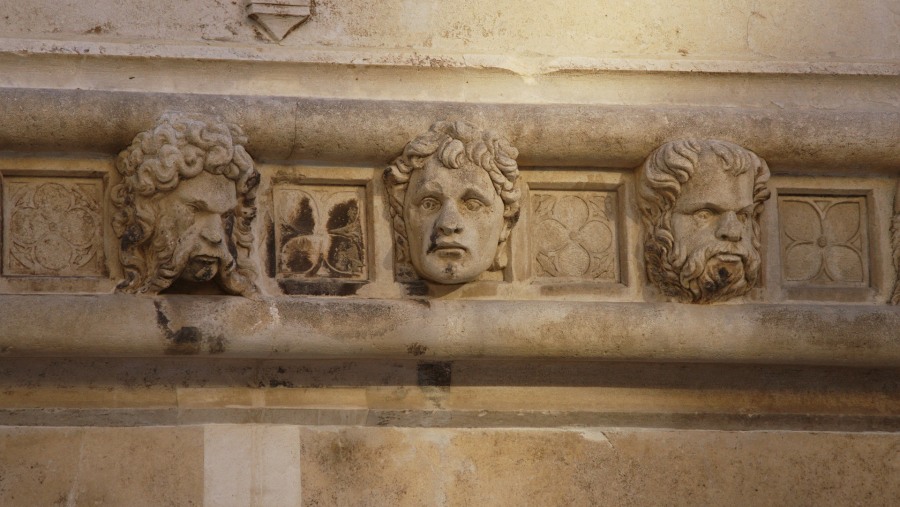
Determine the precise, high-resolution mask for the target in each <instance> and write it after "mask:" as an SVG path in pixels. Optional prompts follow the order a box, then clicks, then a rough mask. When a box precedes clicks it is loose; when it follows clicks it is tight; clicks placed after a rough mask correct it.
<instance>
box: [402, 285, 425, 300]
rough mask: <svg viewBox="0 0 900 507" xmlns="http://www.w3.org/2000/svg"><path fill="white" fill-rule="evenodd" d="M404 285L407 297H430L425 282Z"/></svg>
mask: <svg viewBox="0 0 900 507" xmlns="http://www.w3.org/2000/svg"><path fill="white" fill-rule="evenodd" d="M402 285H403V288H404V289H405V290H406V295H407V296H412V297H416V296H427V295H428V284H427V283H425V282H406V283H404V284H402Z"/></svg>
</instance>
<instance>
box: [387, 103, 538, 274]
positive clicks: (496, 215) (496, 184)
mask: <svg viewBox="0 0 900 507" xmlns="http://www.w3.org/2000/svg"><path fill="white" fill-rule="evenodd" d="M517 155H518V152H517V151H516V149H515V148H513V147H512V146H510V145H509V143H508V141H506V140H505V139H503V138H502V137H500V136H498V135H497V134H495V133H493V132H490V131H482V130H479V129H478V128H476V127H475V126H473V125H470V124H468V123H464V122H446V121H443V122H437V123H435V124H434V125H432V126H431V129H430V130H429V131H428V132H426V133H424V134H422V135H420V136H418V137H416V138H415V139H413V140H412V141H411V142H410V143H409V144H407V145H406V147H405V148H404V151H403V154H402V155H401V156H400V157H398V158H397V159H396V160H394V162H393V164H392V165H391V166H389V167H388V168H387V170H386V171H385V175H384V178H385V183H386V186H387V189H388V196H389V198H390V204H391V215H392V217H393V222H394V240H395V244H394V246H395V254H396V266H397V270H398V273H400V274H401V276H399V277H398V278H401V279H402V278H403V272H404V270H405V269H410V270H411V271H413V272H414V273H415V276H417V277H419V278H421V279H424V280H428V281H430V282H434V283H439V284H448V285H449V284H460V283H465V282H471V281H473V280H476V279H478V277H479V276H481V274H482V273H484V272H485V271H489V270H497V269H501V268H502V267H504V265H505V262H506V255H505V253H506V252H505V243H506V240H507V238H508V237H509V234H510V230H511V228H512V227H513V225H515V223H516V220H517V219H518V216H519V197H520V192H519V189H518V186H517V185H516V180H517V178H518V176H519V169H518V166H517V165H516V162H515V157H516V156H517Z"/></svg>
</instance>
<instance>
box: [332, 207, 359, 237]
mask: <svg viewBox="0 0 900 507" xmlns="http://www.w3.org/2000/svg"><path fill="white" fill-rule="evenodd" d="M358 219H359V204H358V203H357V202H356V199H350V200H349V201H346V202H342V203H338V204H335V205H334V207H332V208H331V210H330V211H329V212H328V223H327V224H326V226H325V228H326V229H328V230H329V231H334V230H335V229H341V228H343V227H347V226H348V225H351V224H353V223H355V222H357V220H358Z"/></svg>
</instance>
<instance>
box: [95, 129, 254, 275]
mask: <svg viewBox="0 0 900 507" xmlns="http://www.w3.org/2000/svg"><path fill="white" fill-rule="evenodd" d="M246 143H247V137H246V136H245V135H244V132H243V131H242V130H241V128H240V127H239V126H237V125H235V124H233V123H222V122H217V121H212V120H209V119H200V118H197V117H189V116H186V115H181V114H177V113H169V114H166V115H163V116H162V117H161V118H160V120H159V122H158V123H157V124H156V126H154V127H153V128H152V129H150V130H147V131H144V132H141V133H139V134H138V135H137V136H135V138H134V140H133V141H132V143H131V145H130V146H129V147H128V148H126V149H125V150H123V151H122V152H121V153H120V154H119V157H118V159H117V161H116V169H117V170H118V172H119V174H120V175H121V176H122V183H121V184H119V185H116V186H115V187H114V188H113V190H112V202H113V204H114V205H115V206H116V208H118V211H117V212H116V214H115V216H114V217H113V230H114V232H115V233H116V236H118V237H119V238H120V248H121V254H120V258H121V261H122V265H123V269H124V271H125V280H124V281H123V282H122V283H120V284H119V287H118V290H121V291H123V292H152V291H158V290H160V289H162V288H165V287H166V286H168V284H169V283H171V280H170V279H166V280H164V279H163V278H168V277H165V276H162V275H161V274H160V273H157V272H155V271H157V268H158V267H159V266H160V265H161V264H162V263H164V262H166V261H168V260H169V259H168V258H166V256H171V254H172V252H171V247H168V246H167V245H166V243H170V241H167V240H166V241H164V239H171V238H163V237H162V236H164V234H159V233H161V232H164V231H155V230H154V229H155V225H156V219H157V216H158V214H159V209H158V206H157V201H158V199H159V198H160V197H162V196H163V195H165V194H167V193H168V192H171V191H172V190H174V189H175V188H176V187H177V186H178V183H179V182H180V181H181V180H184V179H190V178H193V177H195V176H197V175H199V174H200V173H201V172H202V171H206V172H208V173H210V174H214V175H222V176H223V177H225V178H228V179H229V180H231V181H234V182H235V187H236V190H237V198H238V204H237V207H236V208H235V209H234V214H235V223H234V229H233V231H232V237H231V238H229V241H231V242H233V246H234V247H235V249H236V250H237V255H236V256H235V257H236V259H235V261H236V263H237V269H236V271H237V273H238V274H239V275H241V276H243V277H244V278H246V279H248V280H253V279H254V278H255V271H254V269H253V268H252V266H251V263H250V261H249V252H250V248H251V246H252V244H253V232H252V230H251V224H252V221H253V219H254V217H255V216H256V188H257V186H258V185H259V172H257V171H256V169H255V167H254V165H253V159H252V158H250V155H249V154H248V153H247V151H246V150H245V149H244V146H243V145H244V144H246ZM154 233H157V234H156V236H159V237H158V238H155V239H154ZM233 253H234V252H233ZM251 283H252V282H251Z"/></svg>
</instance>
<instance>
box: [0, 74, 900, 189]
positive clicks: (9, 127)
mask: <svg viewBox="0 0 900 507" xmlns="http://www.w3.org/2000/svg"><path fill="white" fill-rule="evenodd" d="M0 102H2V103H4V104H5V105H6V110H5V111H4V121H3V123H2V124H0V145H2V146H3V147H4V149H5V150H15V151H45V152H60V151H67V152H82V153H84V152H88V153H90V152H101V153H107V154H115V153H118V152H119V151H120V150H121V149H122V148H123V147H124V146H127V145H128V144H129V143H130V142H131V139H133V138H134V136H135V135H136V134H137V133H138V132H141V131H143V130H145V129H146V128H147V127H148V126H149V125H152V124H153V123H154V122H155V121H156V119H157V118H158V117H159V116H160V115H161V114H163V113H165V112H167V111H173V110H174V111H183V112H185V113H197V114H203V113H205V114H215V115H217V116H219V117H221V118H222V119H223V120H225V121H228V122H234V123H238V124H239V125H241V127H242V128H243V129H244V131H245V132H246V133H247V135H248V137H249V138H250V145H249V146H248V151H250V153H251V154H252V155H253V156H254V159H256V160H262V161H266V160H269V161H284V160H316V161H319V162H346V163H356V164H364V163H375V164H386V163H387V162H388V161H390V160H391V159H392V158H393V157H395V156H396V155H397V154H398V153H400V152H401V151H402V149H403V145H404V144H406V142H408V141H409V139H412V138H413V137H415V135H416V134H417V133H418V132H420V131H422V130H425V129H427V127H428V125H430V124H431V123H432V122H433V121H434V120H435V119H438V118H444V119H450V120H456V119H465V120H467V121H475V122H477V123H479V124H483V125H492V126H496V129H497V130H498V133H499V134H501V135H503V136H504V137H506V138H508V139H509V140H510V142H512V143H513V145H515V146H519V147H520V155H519V158H518V162H519V165H522V166H529V165H564V166H572V167H578V166H595V167H624V168H629V169H631V168H634V167H637V166H638V165H640V163H641V162H642V161H643V160H644V159H645V158H646V156H647V154H648V153H650V152H651V151H653V150H654V149H656V148H657V147H658V146H659V145H660V144H662V142H664V141H665V140H673V139H683V138H708V139H717V138H719V139H721V138H722V137H727V138H728V139H731V140H734V141H735V142H737V143H739V144H741V145H742V146H744V147H746V148H748V149H751V150H752V151H754V152H755V153H757V154H758V155H759V156H760V157H763V158H764V159H765V160H767V161H768V162H769V163H770V165H771V166H772V167H773V170H776V169H777V170H783V171H788V172H792V171H797V172H802V171H807V170H809V169H810V168H813V169H816V170H822V171H828V172H832V173H838V174H847V173H848V172H849V171H852V170H858V169H864V170H866V171H873V172H882V173H884V172H895V171H896V168H897V167H898V166H900V136H898V133H900V131H898V127H897V126H898V125H900V112H892V111H882V112H872V111H829V110H810V109H785V110H778V111H770V110H761V109H754V108H734V107H687V106H671V105H668V106H667V105H658V106H651V105H638V106H619V105H600V104H498V103H489V104H474V103H455V102H438V101H434V102H431V101H423V102H418V101H408V100H407V101H382V100H341V99H318V98H309V97H305V98H303V97H301V98H292V97H279V96H235V95H200V94H163V93H142V92H115V91H88V90H43V89H21V88H2V89H0ZM521 118H528V119H529V124H528V125H524V124H522V122H521ZM110 119H113V121H110ZM723 132H727V133H728V136H724V135H723ZM859 132H865V135H859ZM728 139H725V140H728Z"/></svg>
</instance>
